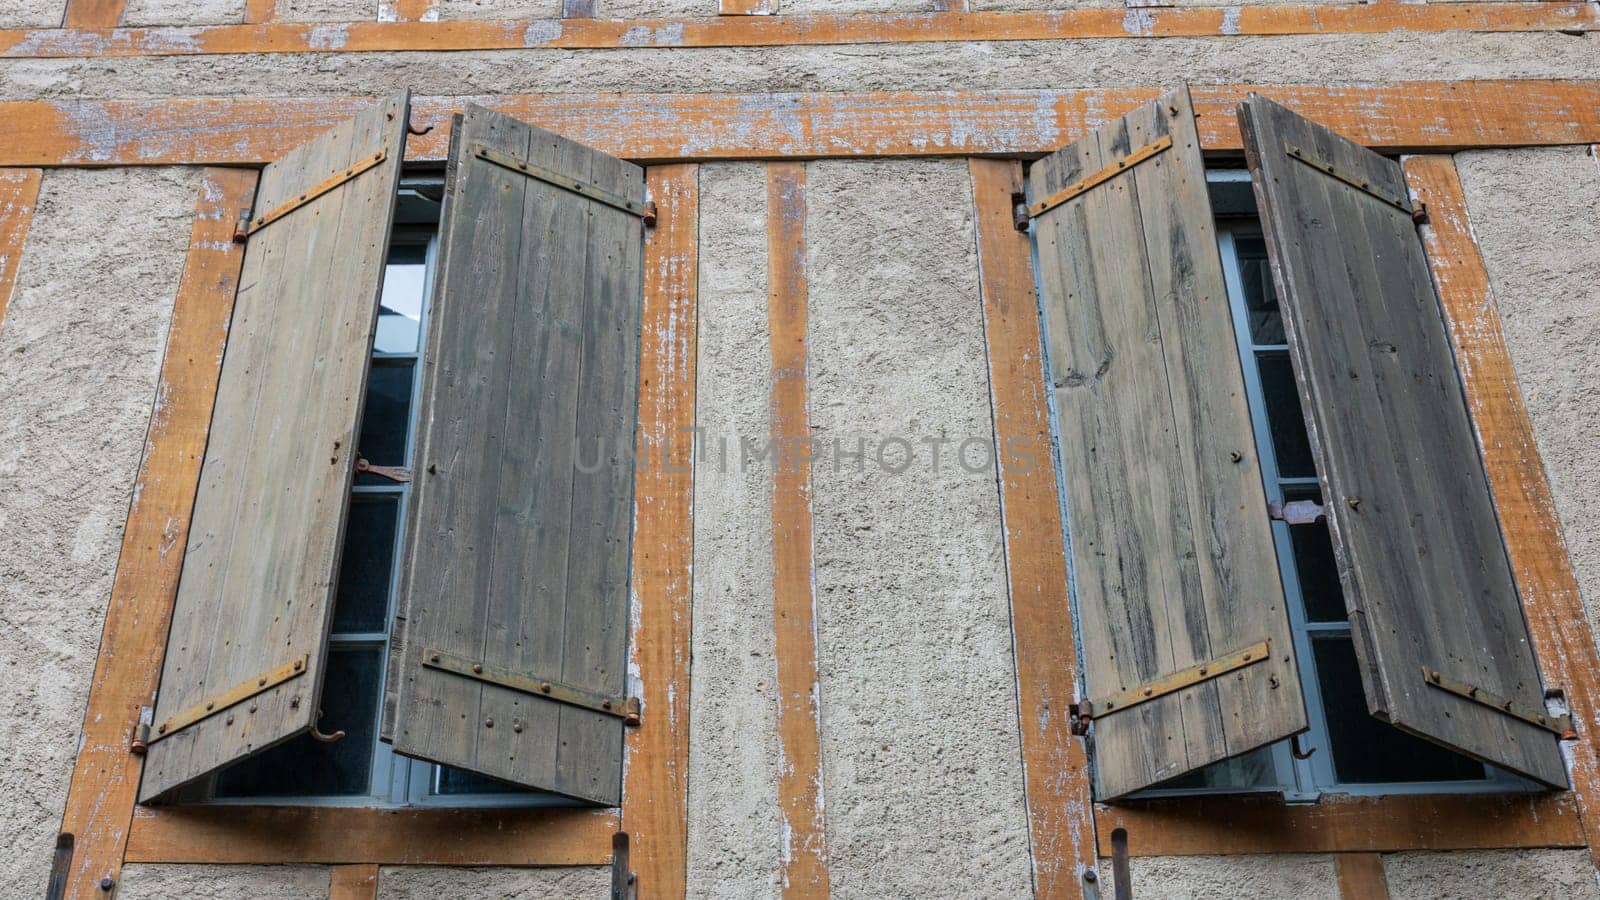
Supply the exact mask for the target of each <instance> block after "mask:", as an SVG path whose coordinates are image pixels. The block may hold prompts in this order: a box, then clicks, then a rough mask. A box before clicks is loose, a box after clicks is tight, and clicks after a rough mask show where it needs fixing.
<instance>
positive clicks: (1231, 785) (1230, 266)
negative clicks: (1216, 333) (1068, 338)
mask: <svg viewBox="0 0 1600 900" xmlns="http://www.w3.org/2000/svg"><path fill="white" fill-rule="evenodd" d="M1207 177H1208V180H1209V181H1210V189H1211V203H1212V208H1213V210H1215V211H1216V213H1217V244H1218V249H1219V250H1220V251H1221V255H1222V270H1223V275H1224V278H1225V280H1226V283H1227V290H1228V299H1229V302H1230V306H1231V308H1232V313H1233V324H1234V330H1235V333H1236V335H1237V340H1238V345H1239V358H1240V361H1241V362H1242V363H1243V368H1244V383H1245V390H1246V393H1247V394H1248V396H1249V400H1250V412H1251V419H1252V423H1253V426H1254V432H1255V439H1256V451H1257V457H1258V458H1259V460H1260V463H1261V477H1262V481H1263V482H1264V484H1265V487H1266V494H1267V500H1268V502H1269V503H1272V504H1278V505H1281V504H1286V503H1292V502H1295V501H1312V502H1314V503H1318V504H1320V503H1321V502H1322V497H1321V494H1320V490H1319V488H1318V484H1317V477H1316V467H1315V463H1314V462H1313V460H1312V456H1311V448H1310V442H1309V440H1308V438H1307V435H1306V429H1305V419H1304V416H1303V413H1302V411H1301V408H1300V400H1299V394H1298V392H1297V390H1296V388H1295V383H1294V373H1293V371H1292V368H1291V363H1290V360H1289V346H1288V342H1287V337H1286V335H1285V334H1284V326H1283V319H1282V313H1281V312H1280V310H1279V308H1278V299H1277V294H1276V291H1275V289H1274V287H1273V283H1272V274H1271V271H1270V269H1269V268H1268V267H1269V261H1268V259H1267V247H1266V243H1265V241H1264V240H1263V239H1262V234H1261V223H1260V220H1259V219H1258V218H1257V217H1256V212H1255V199H1254V197H1253V196H1252V191H1251V186H1250V174H1249V172H1246V171H1243V170H1213V171H1210V172H1208V173H1207ZM1272 532H1273V539H1274V543H1275V545H1276V548H1277V553H1278V568H1279V571H1280V573H1281V574H1282V578H1283V585H1284V594H1285V596H1286V599H1287V601H1288V605H1289V617H1290V622H1291V624H1292V627H1293V630H1294V637H1295V649H1296V652H1297V655H1298V657H1299V659H1300V666H1301V669H1300V675H1301V689H1302V690H1303V691H1304V693H1305V697H1306V706H1307V712H1308V719H1309V724H1310V730H1309V731H1308V732H1307V733H1306V734H1304V735H1302V736H1301V738H1300V740H1299V742H1298V747H1299V749H1300V750H1301V752H1302V755H1306V754H1309V755H1308V756H1307V758H1304V759H1299V758H1297V757H1296V756H1295V755H1294V753H1293V749H1294V747H1293V746H1292V745H1291V744H1290V743H1289V742H1287V741H1285V742H1280V743H1278V744H1275V745H1272V746H1270V747H1264V748H1262V749H1260V750H1257V751H1254V752H1252V753H1249V754H1246V755H1244V756H1241V757H1236V758H1233V759H1229V760H1225V761H1223V762H1220V763H1216V764H1213V765H1211V766H1208V767H1206V768H1204V769H1200V770H1198V771H1196V772H1192V773H1190V774H1188V775H1185V776H1183V777H1181V778H1178V779H1176V780H1174V781H1172V782H1168V783H1165V784H1162V785H1158V786H1157V787H1156V788H1154V789H1152V790H1151V792H1150V793H1151V795H1161V794H1189V793H1215V792H1227V791H1281V792H1283V793H1284V794H1285V795H1286V796H1287V797H1288V798H1290V799H1292V800H1313V799H1315V798H1316V797H1317V796H1318V795H1319V794H1321V793H1325V792H1327V793H1345V794H1370V793H1424V792H1426V793H1439V792H1468V791H1508V790H1509V791H1515V790H1530V789H1534V788H1535V787H1536V786H1535V785H1533V784H1532V783H1530V782H1528V781H1526V780H1524V779H1521V778H1518V777H1516V776H1514V775H1511V774H1510V773H1508V772H1505V771H1504V770H1501V769H1498V768H1495V767H1493V766H1485V765H1484V764H1483V763H1480V762H1478V761H1476V760H1473V759H1470V758H1468V757H1465V756H1462V755H1461V754H1459V753H1455V752H1453V751H1451V750H1448V749H1446V748H1444V747H1440V746H1439V745H1438V744H1434V743H1432V742H1429V741H1425V740H1423V739H1421V738H1417V737H1413V736H1411V735H1408V734H1405V733H1404V732H1402V731H1400V730H1398V729H1396V728H1394V727H1393V726H1390V725H1388V724H1385V723H1383V722H1380V721H1379V720H1377V719H1375V718H1373V717H1372V716H1371V715H1369V714H1368V713H1367V705H1366V699H1365V697H1364V696H1363V694H1362V689H1361V673H1360V671H1359V670H1358V666H1357V661H1356V655H1355V648H1354V646H1353V644H1352V639H1351V634H1350V622H1349V619H1348V618H1347V614H1346V612H1345V603H1344V596H1343V593H1342V591H1341V589H1340V586H1339V573H1338V570H1337V567H1336V563H1335V561H1334V553H1333V544H1332V541H1331V539H1330V537H1329V535H1328V526H1327V521H1326V520H1325V519H1321V518H1319V519H1317V520H1316V521H1315V522H1312V523H1308V524H1293V525H1291V524H1289V523H1287V522H1285V521H1283V520H1281V519H1280V520H1277V521H1274V522H1273V523H1272Z"/></svg>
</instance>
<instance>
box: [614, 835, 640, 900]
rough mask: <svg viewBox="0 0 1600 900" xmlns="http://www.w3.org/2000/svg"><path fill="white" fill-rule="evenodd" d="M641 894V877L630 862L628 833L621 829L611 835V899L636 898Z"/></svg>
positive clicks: (628, 899) (633, 899) (632, 899)
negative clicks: (635, 872)
mask: <svg viewBox="0 0 1600 900" xmlns="http://www.w3.org/2000/svg"><path fill="white" fill-rule="evenodd" d="M638 896H639V878H638V876H637V875H635V874H634V872H633V866H632V864H631V863H630V862H629V854H628V833H627V832H626V831H619V832H617V833H616V834H613V835H612V836H611V900H636V898H638Z"/></svg>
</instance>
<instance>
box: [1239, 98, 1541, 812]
mask: <svg viewBox="0 0 1600 900" xmlns="http://www.w3.org/2000/svg"><path fill="white" fill-rule="evenodd" d="M1239 115H1240V120H1241V127H1242V128H1243V129H1244V130H1245V131H1246V134H1247V141H1246V145H1247V147H1246V153H1247V156H1248V159H1249V163H1250V169H1251V174H1252V177H1253V178H1254V181H1255V186H1256V199H1257V206H1258V207H1259V209H1260V210H1261V219H1262V230H1263V233H1264V235H1265V237H1266V241H1267V246H1268V249H1269V255H1270V257H1271V262H1272V273H1273V281H1274V283H1275V285H1276V286H1277V293H1278V297H1279V303H1280V307H1281V309H1282V312H1283V321H1284V330H1285V332H1286V334H1287V335H1288V344H1289V352H1290V356H1291V358H1292V359H1293V361H1294V370H1295V381H1296V384H1297V387H1298V392H1299V395H1300V402H1301V406H1302V408H1303V409H1304V410H1305V418H1306V431H1307V433H1308V435H1309V437H1310V443H1311V450H1312V454H1313V456H1314V457H1315V459H1316V461H1317V474H1318V480H1319V482H1320V485H1321V488H1322V496H1323V498H1324V500H1325V501H1326V503H1327V509H1328V531H1329V533H1330V535H1331V537H1332V538H1333V548H1334V554H1335V557H1336V558H1337V560H1338V562H1339V576H1340V583H1341V585H1342V587H1343V589H1344V599H1345V607H1346V609H1347V610H1348V612H1349V617H1350V625H1351V629H1352V636H1353V638H1354V641H1355V651H1356V657H1357V659H1358V660H1359V661H1360V664H1361V673H1362V682H1363V688H1364V689H1365V692H1366V696H1367V707H1368V710H1369V711H1370V712H1371V713H1372V714H1373V715H1375V716H1377V717H1379V718H1380V719H1382V720H1384V721H1387V722H1390V723H1391V724H1393V725H1395V726H1396V727H1399V728H1400V729H1402V730H1404V731H1407V732H1410V733H1412V734H1417V735H1419V736H1422V737H1427V738H1430V739H1432V740H1434V741H1436V742H1438V743H1441V744H1444V745H1445V746H1448V747H1453V748H1456V749H1458V750H1460V751H1462V752H1464V753H1466V754H1468V755H1470V756H1472V757H1474V758H1477V759H1481V760H1485V761H1488V762H1493V763H1495V764H1497V765H1500V766H1503V767H1504V768H1507V769H1510V770H1512V771H1514V772H1517V773H1519V774H1521V775H1525V776H1527V777H1529V778H1533V779H1535V780H1537V781H1540V782H1543V783H1545V784H1548V785H1551V786H1554V787H1561V788H1564V787H1566V786H1567V774H1566V769H1565V765H1564V764H1563V762H1562V759H1561V753H1560V750H1559V749H1558V747H1557V742H1556V737H1555V735H1553V734H1551V733H1550V732H1548V731H1544V730H1542V729H1539V728H1537V727H1535V726H1533V725H1530V724H1528V723H1526V722H1523V721H1521V720H1520V719H1514V718H1512V717H1510V716H1507V715H1505V714H1503V713H1502V712H1500V711H1499V710H1497V709H1493V708H1491V707H1487V706H1484V705H1482V704H1479V703H1475V702H1472V701H1471V700H1468V699H1466V698H1463V697H1460V696H1457V695H1455V694H1451V693H1447V692H1445V691H1442V690H1439V689H1437V688H1433V687H1430V686H1428V685H1427V684H1426V683H1425V681H1424V680H1423V678H1422V669H1423V667H1428V668H1430V669H1438V670H1440V671H1442V672H1443V673H1444V674H1445V675H1446V676H1448V677H1450V678H1453V679H1456V680H1458V681H1463V682H1466V683H1468V684H1471V685H1475V686H1477V687H1480V688H1483V689H1484V690H1485V691H1488V692H1490V693H1492V694H1495V695H1497V696H1500V697H1505V698H1508V699H1511V700H1514V701H1516V702H1517V703H1519V704H1521V705H1522V706H1523V707H1524V708H1527V709H1538V710H1543V709H1544V692H1543V688H1542V685H1541V682H1540V679H1539V670H1538V665H1537V664H1536V662H1535V661H1534V656H1533V652H1532V648H1531V647H1530V645H1529V634H1528V627H1527V625H1526V623H1525V622H1524V618H1523V611H1522V605H1521V603H1520V602H1519V601H1518V593H1517V588H1516V583H1515V581H1514V579H1513V575H1512V571H1511V566H1510V562H1509V560H1508V558H1507V556H1506V548H1505V544H1504V542H1503V541H1502V539H1501V534H1500V528H1499V522H1498V520H1497V518H1496V514H1495V506H1494V498H1493V496H1492V495H1491V493H1490V486H1489V482H1488V478H1487V474H1486V472H1485V469H1484V464H1483V460H1482V458H1481V456H1480V454H1479V452H1478V444H1477V440H1476V438H1475V436H1474V431H1473V423H1472V420H1471V418H1470V417H1469V414H1468V410H1467V406H1466V403H1465V402H1464V400H1465V397H1464V393H1463V386H1462V383H1461V378H1460V376H1459V375H1458V373H1457V365H1456V359H1455V356H1454V354H1453V351H1452V348H1451V345H1450V341H1449V338H1448V336H1447V334H1446V331H1445V328H1444V323H1443V320H1442V318H1441V315H1440V306H1439V302H1438V300H1437V299H1436V297H1435V294H1434V289H1433V283H1432V279H1431V276H1430V272H1429V268H1428V261H1427V257H1426V255H1425V254H1424V252H1423V247H1422V242H1421V240H1420V239H1419V238H1418V236H1417V233H1416V227H1415V225H1414V224H1413V223H1412V221H1411V216H1410V215H1409V214H1408V213H1407V212H1405V211H1402V210H1399V209H1396V208H1395V207H1393V206H1390V205H1389V204H1387V203H1385V202H1383V201H1381V200H1379V199H1377V198H1375V197H1373V196H1372V195H1371V194H1369V193H1367V192H1365V191H1362V190H1360V189H1359V188H1357V187H1354V186H1351V185H1350V184H1348V183H1346V182H1345V181H1340V180H1336V179H1335V178H1332V177H1329V176H1328V175H1327V174H1325V173H1324V172H1323V171H1321V170H1319V169H1316V168H1313V167H1312V166H1310V165H1307V164H1305V163H1303V162H1300V161H1297V160H1295V159H1292V158H1291V157H1290V155H1289V148H1290V147H1298V148H1300V149H1301V150H1303V151H1304V152H1305V153H1306V154H1307V155H1308V156H1315V157H1316V158H1317V159H1319V160H1322V161H1324V162H1326V163H1331V164H1333V165H1336V166H1337V167H1338V169H1339V171H1340V172H1341V173H1347V177H1348V178H1350V179H1352V180H1354V179H1359V180H1360V181H1361V183H1364V184H1365V183H1370V184H1371V185H1372V186H1373V188H1374V189H1375V190H1379V191H1381V192H1383V193H1384V194H1386V195H1388V196H1391V197H1392V196H1402V197H1403V196H1405V194H1406V184H1405V179H1404V175H1403V174H1402V172H1401V170H1400V165H1399V164H1398V163H1396V162H1393V161H1391V160H1388V159H1385V158H1383V157H1381V156H1379V155H1377V154H1376V153H1373V152H1372V151H1370V150H1367V149H1365V148H1363V147H1361V146H1360V145H1358V144H1355V143H1353V142H1351V141H1348V140H1345V139H1344V138H1341V137H1339V136H1337V135H1335V134H1334V133H1333V132H1331V131H1329V130H1328V129H1326V128H1323V127H1322V126H1320V125H1317V124H1315V123H1313V122H1310V121H1308V120H1306V119H1304V118H1303V117H1300V116H1297V115H1295V114H1294V113H1292V112H1290V111H1289V110H1287V109H1285V108H1283V107H1281V106H1278V105H1277V104H1274V103H1272V102H1271V101H1268V100H1265V99H1262V98H1252V99H1251V100H1250V101H1249V102H1247V103H1246V104H1244V105H1243V106H1242V107H1241V110H1240V114H1239Z"/></svg>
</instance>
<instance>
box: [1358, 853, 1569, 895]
mask: <svg viewBox="0 0 1600 900" xmlns="http://www.w3.org/2000/svg"><path fill="white" fill-rule="evenodd" d="M1383 869H1384V877H1385V878H1386V879H1387V880H1388V882H1389V897H1390V900H1480V898H1483V897H1517V898H1524V900H1558V898H1559V900H1579V898H1590V900H1592V898H1594V897H1600V887H1596V885H1595V870H1594V868H1593V866H1592V865H1591V864H1590V862H1589V851H1587V850H1492V851H1485V850H1478V851H1472V852H1462V853H1392V854H1388V855H1386V856H1384V858H1383Z"/></svg>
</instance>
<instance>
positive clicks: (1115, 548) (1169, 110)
mask: <svg viewBox="0 0 1600 900" xmlns="http://www.w3.org/2000/svg"><path fill="white" fill-rule="evenodd" d="M1163 137H1169V138H1170V139H1171V141H1172V146H1171V148H1170V149H1167V150H1164V151H1162V152H1160V153H1157V154H1155V155H1154V156H1151V157H1149V158H1147V159H1146V160H1144V161H1143V162H1140V163H1138V164H1137V165H1134V166H1132V167H1131V168H1129V169H1127V170H1126V171H1123V172H1120V173H1119V174H1117V175H1116V176H1115V177H1113V178H1111V179H1109V180H1106V181H1104V182H1102V183H1100V184H1098V185H1097V186H1095V187H1093V188H1090V189H1089V190H1087V191H1086V192H1084V193H1082V194H1079V195H1078V196H1076V197H1074V198H1072V199H1070V200H1068V201H1067V202H1066V203H1064V204H1062V205H1060V206H1057V207H1055V208H1054V209H1051V210H1049V211H1047V212H1045V213H1044V214H1043V215H1041V216H1040V217H1039V218H1037V219H1036V220H1035V236H1036V246H1037V253H1038V259H1039V281H1040V294H1041V302H1042V304H1043V306H1044V310H1045V322H1046V332H1047V338H1048V352H1049V369H1050V377H1051V380H1052V384H1053V398H1054V403H1055V410H1056V418H1057V422H1058V428H1059V434H1060V443H1061V466H1062V474H1063V477H1064V480H1065V488H1066V506H1067V518H1068V523H1069V524H1068V530H1069V534H1070V538H1071V548H1070V549H1071V555H1072V567H1073V576H1074V586H1075V592H1076V598H1077V607H1078V614H1079V617H1080V619H1081V621H1080V628H1081V634H1082V635H1083V641H1082V646H1083V653H1084V662H1085V682H1086V685H1085V686H1086V688H1087V691H1088V695H1089V696H1090V697H1091V698H1094V699H1099V698H1103V697H1107V696H1111V695H1113V694H1117V693H1119V692H1122V691H1125V690H1130V689H1133V688H1136V687H1138V686H1140V685H1142V684H1144V683H1147V682H1150V681H1152V680H1155V679H1157V678H1160V677H1162V676H1165V675H1169V674H1172V673H1174V672H1177V671H1179V670H1182V669H1186V668H1188V667H1190V666H1194V665H1197V664H1200V663H1205V662H1207V661H1209V660H1212V659H1215V658H1218V657H1221V656H1223V655H1225V654H1228V653H1231V652H1233V651H1236V650H1240V649H1242V648H1244V647H1246V646H1249V645H1251V644H1253V643H1255V642H1257V641H1261V640H1267V641H1268V642H1269V644H1270V646H1271V649H1272V654H1271V658H1270V659H1268V660H1267V661H1266V662H1261V663H1256V664H1253V665H1249V666H1246V667H1245V668H1242V669H1240V670H1238V671H1236V672H1233V673H1230V674H1229V675H1227V676H1225V677H1222V678H1215V679H1210V680H1206V681H1203V682H1201V683H1199V684H1197V685H1193V686H1190V687H1187V688H1184V689H1182V690H1178V691H1175V692H1173V693H1171V694H1167V695H1165V696H1158V697H1156V698H1155V699H1153V700H1151V701H1149V702H1146V703H1143V704H1140V705H1139V706H1136V707H1132V708H1129V709H1127V710H1126V711H1122V712H1111V713H1110V714H1106V715H1102V716H1100V717H1098V718H1097V719H1096V721H1095V725H1094V732H1093V734H1094V750H1095V753H1094V759H1095V784H1096V793H1097V795H1098V796H1099V797H1100V798H1101V799H1112V798H1115V797H1119V796H1122V795H1124V794H1127V793H1129V792H1131V791H1135V790H1139V789H1141V788H1144V787H1148V786H1150V785H1152V784H1156V783H1159V782H1161V781H1165V780H1167V779H1170V778H1174V777H1176V776H1178V775H1181V774H1183V773H1185V772H1188V771H1192V770H1193V769H1196V768H1199V767H1201V766H1204V765H1207V764H1209V763H1212V762H1215V761H1217V760H1220V759H1224V758H1227V757H1229V756H1234V755H1237V754H1239V753H1243V752H1246V751H1248V750H1252V749H1255V748H1256V747H1259V746H1262V745H1264V744H1267V743H1270V742H1272V741H1274V740H1278V739H1281V738H1283V737H1286V736H1288V735H1290V734H1293V733H1295V732H1298V731H1301V730H1303V729H1304V728H1305V727H1306V719H1305V711H1304V706H1303V703H1302V701H1301V699H1300V694H1299V690H1298V687H1299V681H1298V676H1297V674H1296V668H1295V660H1294V653H1293V649H1292V646H1291V640H1290V632H1289V624H1288V616H1287V612H1286V609H1285V606H1284V599H1283V593H1282V588H1281V585H1280V583H1279V579H1278V573H1277V564H1276V556H1275V553H1274V548H1273V543H1272V535H1271V531H1270V529H1269V525H1268V521H1267V517H1266V499H1265V495H1264V493H1263V490H1262V487H1261V480H1260V474H1259V469H1258V467H1257V465H1256V459H1255V452H1254V446H1255V445H1254V441H1253V439H1252V432H1251V426H1250V417H1249V409H1248V406H1247V404H1246V401H1245V397H1244V381H1243V375H1242V372H1241V369H1240V365H1239V357H1238V353H1237V350H1236V349H1235V345H1234V338H1233V326H1232V320H1231V317H1230V312H1229V304H1228V298H1227V293H1226V289H1225V287H1224V283H1223V278H1222V268H1221V262H1220V260H1219V257H1218V253H1217V247H1216V238H1215V230H1214V226H1213V223H1212V215H1211V206H1210V201H1209V197H1208V195H1207V193H1206V185H1205V172H1204V166H1203V161H1202V159H1201V156H1200V147H1199V141H1198V138H1197V136H1196V132H1195V124H1194V113H1193V107H1192V105H1191V103H1190V101H1189V97H1188V93H1187V91H1179V92H1176V93H1174V94H1171V95H1168V96H1166V97H1164V98H1162V99H1161V100H1160V101H1158V102H1156V103H1152V104H1147V105H1146V106H1144V107H1142V108H1141V109H1139V110H1136V111H1134V112H1133V113H1130V114H1129V115H1128V116H1126V117H1124V118H1123V119H1120V120H1118V121H1116V122H1114V123H1111V124H1110V125H1107V126H1106V127H1104V128H1102V129H1100V130H1099V131H1097V132H1095V133H1094V134H1092V135H1089V136H1087V137H1085V138H1084V139H1083V140H1081V141H1079V142H1077V143H1076V144H1073V145H1072V146H1070V147H1067V148H1066V149H1064V150H1062V151H1060V152H1058V153H1056V154H1054V155H1052V156H1050V157H1046V158H1045V159H1043V160H1040V161H1039V162H1037V163H1035V164H1034V166H1033V168H1032V170H1031V171H1030V173H1029V199H1030V200H1031V201H1039V200H1041V199H1043V198H1045V197H1047V196H1050V195H1051V194H1053V193H1055V192H1056V191H1058V190H1060V189H1062V188H1063V187H1065V186H1067V185H1069V184H1072V183H1074V182H1076V181H1078V180H1079V179H1082V178H1086V177H1088V176H1091V175H1093V174H1095V173H1097V172H1100V171H1101V170H1102V169H1104V168H1106V167H1107V166H1114V165H1116V163H1117V162H1118V161H1119V160H1121V159H1123V158H1124V157H1127V156H1129V155H1130V154H1132V153H1133V152H1135V151H1138V150H1140V149H1141V148H1143V147H1145V146H1147V145H1149V144H1151V143H1152V142H1154V141H1156V140H1158V139H1160V138H1163ZM1235 454H1237V461H1235V456H1234V455H1235Z"/></svg>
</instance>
